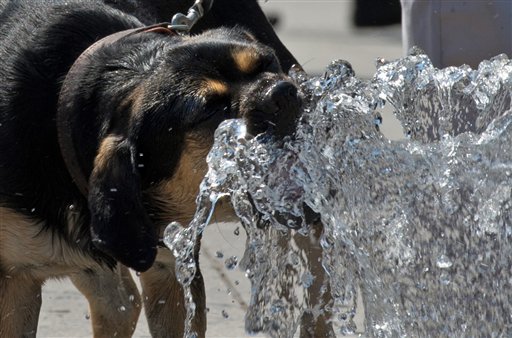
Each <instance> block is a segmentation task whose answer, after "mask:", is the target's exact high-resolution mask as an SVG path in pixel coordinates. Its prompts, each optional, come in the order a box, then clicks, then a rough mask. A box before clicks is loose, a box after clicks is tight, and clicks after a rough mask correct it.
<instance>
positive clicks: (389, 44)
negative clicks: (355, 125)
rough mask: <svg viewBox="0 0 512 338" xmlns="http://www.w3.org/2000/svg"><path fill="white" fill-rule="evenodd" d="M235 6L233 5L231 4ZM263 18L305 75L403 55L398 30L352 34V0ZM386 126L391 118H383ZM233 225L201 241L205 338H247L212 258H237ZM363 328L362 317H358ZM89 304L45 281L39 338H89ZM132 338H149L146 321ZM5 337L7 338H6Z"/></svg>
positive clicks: (232, 287)
mask: <svg viewBox="0 0 512 338" xmlns="http://www.w3.org/2000/svg"><path fill="white" fill-rule="evenodd" d="M233 1H237V0H233ZM261 5H262V7H263V8H264V10H265V11H266V12H267V13H271V14H277V15H279V17H280V19H281V20H280V25H279V27H278V34H279V36H280V37H281V39H282V41H283V42H284V44H285V45H286V46H287V47H288V48H289V49H290V51H291V52H292V53H293V54H294V55H295V56H296V58H297V59H298V60H299V61H300V63H301V64H302V65H303V66H304V68H305V69H306V71H308V72H309V73H311V74H321V73H322V72H323V69H324V67H325V66H326V65H327V64H328V63H329V62H330V61H332V60H334V59H339V58H341V59H345V60H348V61H349V62H350V63H351V64H352V66H353V68H354V70H355V71H356V74H357V76H359V77H362V78H370V77H371V76H372V74H373V73H374V72H375V66H374V64H375V60H376V58H378V57H383V58H387V59H395V58H399V57H401V55H402V49H401V41H400V27H399V26H398V25H396V26H391V27H387V28H377V29H373V28H370V29H356V28H354V27H352V25H351V13H352V1H351V0H330V1H329V0H325V1H324V0H270V1H268V2H264V1H261ZM387 120H388V121H389V120H391V118H388V119H387ZM384 126H385V127H388V129H386V130H385V131H384V132H385V133H386V132H389V133H391V135H392V136H395V137H396V136H398V135H399V128H397V126H396V125H394V124H393V123H386V116H385V123H384ZM236 228H237V225H236V224H212V225H210V226H209V228H208V229H207V232H206V234H205V236H204V237H203V244H202V253H201V266H202V271H203V275H204V279H205V281H206V285H207V306H208V308H209V310H210V311H209V313H208V331H207V336H208V337H225V338H228V337H237V338H238V337H246V336H247V335H246V334H245V332H244V313H245V310H246V309H247V304H248V299H249V295H250V291H249V290H250V285H249V283H248V280H247V279H246V278H245V276H244V274H243V272H241V271H238V270H236V269H235V270H227V269H226V268H225V267H224V260H223V259H219V258H217V257H216V252H217V251H221V252H222V253H223V254H224V257H230V256H238V257H241V255H242V253H243V248H244V245H245V238H244V237H243V236H244V234H243V231H240V234H239V235H236V234H235V232H236V231H235V229H236ZM357 321H358V327H359V328H360V329H361V328H362V318H361V316H359V317H358V318H357ZM91 336H92V333H91V328H90V321H89V319H88V307H87V302H86V301H85V299H84V298H83V296H82V295H81V294H80V293H78V292H77V291H76V290H75V289H74V287H73V285H72V284H71V283H70V282H69V281H68V280H62V281H49V282H48V283H47V284H46V285H45V287H44V289H43V306H42V309H41V316H40V320H39V328H38V337H45V338H49V337H69V338H71V337H91ZM134 336H135V337H149V336H150V335H149V332H148V329H147V324H146V322H145V319H144V317H143V316H142V317H141V320H140V322H139V324H138V327H137V330H136V332H135V335H134ZM6 338H7V337H6Z"/></svg>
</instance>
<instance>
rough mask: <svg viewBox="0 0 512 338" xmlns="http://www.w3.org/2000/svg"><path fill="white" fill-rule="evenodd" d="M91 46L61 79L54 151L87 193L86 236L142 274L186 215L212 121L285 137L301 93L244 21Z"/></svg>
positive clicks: (192, 201) (199, 175)
mask: <svg viewBox="0 0 512 338" xmlns="http://www.w3.org/2000/svg"><path fill="white" fill-rule="evenodd" d="M97 49H98V50H95V51H93V52H90V53H88V54H89V55H87V57H86V60H85V61H84V60H82V61H80V65H78V66H76V67H74V69H72V70H71V71H70V73H69V74H68V76H67V77H66V79H65V81H64V84H63V89H62V91H61V95H60V99H59V114H58V120H59V121H58V122H59V123H58V124H59V134H60V142H61V148H62V152H63V156H64V158H65V159H66V162H67V164H68V167H69V168H70V171H71V174H72V176H73V177H74V178H75V180H76V181H77V183H78V184H79V185H80V181H81V180H82V181H83V186H84V188H83V189H82V190H84V191H86V193H87V195H88V200H89V209H90V213H91V233H92V236H93V242H94V243H95V245H96V246H97V247H98V248H99V249H101V250H102V251H104V252H106V253H107V254H109V255H111V256H112V257H114V258H115V259H117V260H119V261H120V262H121V263H123V264H125V265H127V266H129V267H132V268H134V269H136V270H140V271H144V270H146V269H148V268H149V267H150V266H151V265H152V263H153V261H154V259H155V255H156V247H157V240H158V236H159V233H160V231H161V230H162V226H164V225H165V224H168V223H169V222H170V221H181V222H188V221H190V218H191V216H192V215H193V213H194V211H195V198H196V195H197V192H198V188H199V184H200V182H201V180H202V178H203V176H204V174H205V173H206V169H207V166H206V160H205V159H206V155H207V153H208V151H209V150H210V148H211V146H212V144H213V134H214V131H215V129H216V128H217V126H218V125H219V124H220V122H222V121H223V120H225V119H228V118H237V117H241V118H243V119H245V121H246V124H247V130H248V133H249V134H250V135H256V134H258V133H261V132H265V131H270V132H272V133H275V134H276V135H278V136H283V135H288V134H291V133H292V132H293V130H294V125H295V120H296V118H297V116H298V114H299V110H300V105H301V99H300V95H299V94H298V90H297V87H296V86H295V85H294V84H293V82H291V80H290V79H289V78H288V77H287V76H286V75H284V74H283V73H282V71H281V68H280V66H279V63H278V61H277V59H276V57H275V55H274V53H273V51H272V50H271V49H270V48H268V47H266V46H263V45H261V44H259V43H258V42H256V41H255V40H254V39H253V38H252V37H251V35H249V34H248V33H246V32H244V31H242V30H233V29H230V30H227V29H218V30H213V31H209V32H206V33H204V34H202V35H198V36H193V37H187V38H183V37H178V36H169V35H167V34H162V32H158V31H156V32H144V33H139V34H133V35H129V36H126V37H124V38H121V39H118V40H116V41H114V42H111V43H106V44H103V45H102V46H101V47H100V48H97Z"/></svg>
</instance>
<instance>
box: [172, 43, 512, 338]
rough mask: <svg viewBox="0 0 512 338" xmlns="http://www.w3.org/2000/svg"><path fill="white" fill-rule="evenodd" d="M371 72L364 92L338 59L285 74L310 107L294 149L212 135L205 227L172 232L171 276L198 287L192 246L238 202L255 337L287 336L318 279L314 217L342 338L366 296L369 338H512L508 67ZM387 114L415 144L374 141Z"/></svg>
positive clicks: (410, 64) (511, 82)
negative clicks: (307, 239)
mask: <svg viewBox="0 0 512 338" xmlns="http://www.w3.org/2000/svg"><path fill="white" fill-rule="evenodd" d="M377 67H378V69H377V72H376V74H375V76H374V77H373V78H372V79H371V80H369V81H362V80H359V79H358V78H356V77H355V76H354V74H353V72H352V70H351V68H350V66H349V65H348V63H346V62H343V61H340V62H333V64H331V65H330V66H329V67H328V68H327V70H326V74H325V75H324V76H322V77H313V78H308V77H306V76H305V75H304V74H299V73H296V74H291V75H292V76H293V77H294V78H295V79H296V81H297V82H300V84H301V87H302V89H303V91H304V92H305V93H306V96H307V97H308V99H307V100H306V101H307V107H306V109H305V112H304V115H303V117H302V119H301V121H300V123H299V126H298V129H297V132H296V136H295V138H294V139H293V140H292V139H289V140H285V141H284V142H282V141H279V142H277V141H274V140H273V139H272V138H270V137H269V136H267V135H260V136H259V137H257V138H255V139H252V140H247V139H246V138H245V137H244V136H245V135H244V126H243V124H242V123H241V122H240V121H237V120H231V121H226V122H225V123H223V124H222V125H221V126H220V127H219V129H218V130H217V135H216V143H215V145H214V147H213V149H212V151H211V152H210V155H209V157H208V163H209V166H210V169H209V172H208V175H207V177H206V178H205V180H204V182H203V184H202V189H201V195H200V196H199V197H198V202H199V208H198V217H196V219H195V220H194V222H193V223H192V224H191V225H190V226H189V227H188V228H185V229H181V230H179V232H178V233H176V232H175V231H169V234H171V235H172V237H169V238H168V240H167V242H168V243H171V242H172V243H171V244H172V245H171V248H174V253H175V254H176V255H177V257H178V261H179V262H180V264H177V271H178V273H182V274H183V272H184V271H185V272H186V273H185V274H184V275H186V276H188V279H187V278H185V279H186V280H190V276H191V275H193V272H194V268H192V265H193V261H190V257H192V256H191V250H192V249H190V246H191V245H192V244H193V240H194V239H195V238H194V237H193V236H192V235H191V234H194V233H198V232H200V231H202V227H204V226H205V224H207V219H208V217H207V215H208V214H209V212H210V208H211V206H212V204H214V202H215V200H216V199H217V197H219V196H224V195H226V194H229V195H230V197H231V201H232V204H233V206H234V208H235V210H236V213H237V215H238V216H239V218H240V220H241V223H242V225H243V226H244V228H245V230H246V231H247V234H248V245H247V248H246V253H245V256H244V258H243V259H242V260H241V262H240V263H239V265H240V266H242V267H243V268H244V269H245V270H246V274H247V276H248V277H249V278H250V279H251V282H252V285H253V287H252V295H251V304H250V307H249V310H248V313H247V315H246V329H247V331H248V332H261V331H262V332H266V333H267V334H269V335H270V336H273V337H289V336H293V333H294V332H295V331H296V330H297V327H298V325H299V321H300V316H301V315H302V313H303V312H304V311H307V310H311V309H307V305H306V304H307V302H306V295H307V288H308V287H309V286H310V285H311V281H312V280H313V279H314V278H315V276H314V275H312V271H309V270H308V262H307V259H306V258H305V257H304V255H303V252H302V251H301V250H300V247H299V246H298V245H297V242H296V238H297V236H302V235H305V234H307V233H308V231H309V227H307V226H304V224H305V215H304V205H307V206H309V207H310V208H311V209H312V210H314V211H315V212H317V213H318V214H320V215H321V220H322V224H323V234H322V237H321V245H322V249H323V256H322V265H323V267H324V269H325V271H326V273H327V276H328V277H327V281H328V283H329V287H330V291H331V293H332V295H333V297H334V301H333V303H332V304H330V305H329V306H330V310H331V311H332V314H333V320H334V321H336V322H338V323H339V327H338V329H339V333H340V334H343V333H352V332H354V324H353V321H352V318H353V316H354V313H355V312H356V311H362V309H357V307H356V304H355V299H356V290H358V289H359V290H361V297H362V299H363V303H364V313H365V334H366V335H368V336H375V337H398V336H413V337H416V336H508V335H511V334H512V292H510V291H509V290H510V289H511V287H512V285H511V284H512V268H511V267H512V222H511V221H512V124H511V123H512V111H511V94H512V61H511V60H509V59H508V58H507V57H506V56H504V55H501V56H498V57H496V58H494V59H492V60H489V61H484V62H482V63H481V64H480V66H479V68H478V69H477V70H472V69H470V68H469V67H465V66H463V67H458V68H456V67H449V68H446V69H441V70H439V69H436V68H434V67H433V66H432V64H431V62H430V60H429V59H428V58H427V57H426V56H425V55H422V54H418V53H416V54H413V55H410V56H408V57H406V58H403V59H400V60H397V61H394V62H385V61H380V62H378V64H377ZM385 104H390V105H391V106H392V107H393V108H394V110H395V115H396V116H397V118H398V119H399V121H400V122H401V124H402V126H403V128H404V130H405V132H406V136H407V139H405V140H402V141H390V140H388V139H387V138H386V137H385V136H384V135H383V134H382V133H381V132H380V131H379V124H380V121H381V118H380V116H379V113H378V111H379V110H380V109H381V108H382V107H383V106H384V105H385ZM170 228H173V227H172V226H171V227H170ZM289 228H300V230H298V231H291V230H289ZM187 248H188V249H187ZM184 253H185V254H184ZM189 300H190V299H189ZM189 304H190V303H189ZM317 310H318V309H317Z"/></svg>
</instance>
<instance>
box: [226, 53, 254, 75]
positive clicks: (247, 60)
mask: <svg viewBox="0 0 512 338" xmlns="http://www.w3.org/2000/svg"><path fill="white" fill-rule="evenodd" d="M232 56H233V60H234V61H235V65H236V67H237V68H238V70H240V71H241V72H242V73H246V74H249V73H252V72H254V71H255V70H256V68H257V67H258V65H259V63H260V55H259V54H258V52H257V50H256V49H254V48H243V49H236V50H234V51H233V52H232Z"/></svg>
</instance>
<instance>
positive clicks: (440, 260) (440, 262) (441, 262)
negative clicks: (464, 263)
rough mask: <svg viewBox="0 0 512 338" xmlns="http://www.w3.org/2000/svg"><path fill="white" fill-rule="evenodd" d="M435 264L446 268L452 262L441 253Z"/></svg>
mask: <svg viewBox="0 0 512 338" xmlns="http://www.w3.org/2000/svg"><path fill="white" fill-rule="evenodd" d="M436 265H437V267H438V268H440V269H448V268H450V267H451V266H452V265H453V262H452V261H451V260H450V259H449V258H448V257H447V256H446V255H441V256H439V258H438V259H437V262H436Z"/></svg>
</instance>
